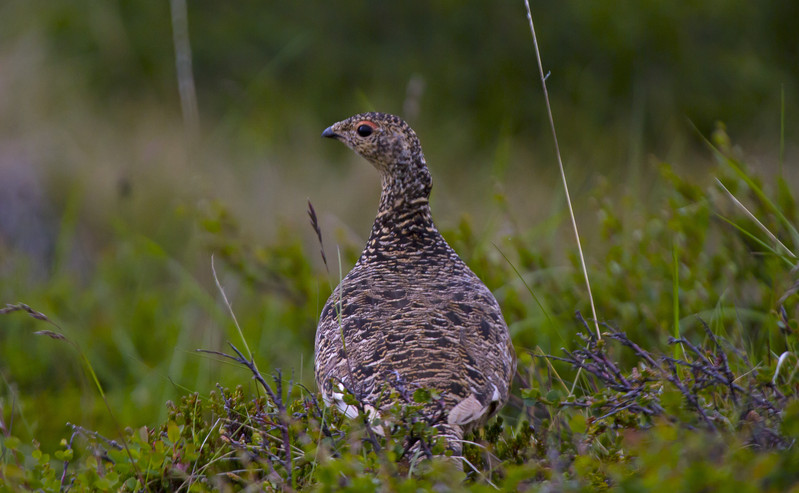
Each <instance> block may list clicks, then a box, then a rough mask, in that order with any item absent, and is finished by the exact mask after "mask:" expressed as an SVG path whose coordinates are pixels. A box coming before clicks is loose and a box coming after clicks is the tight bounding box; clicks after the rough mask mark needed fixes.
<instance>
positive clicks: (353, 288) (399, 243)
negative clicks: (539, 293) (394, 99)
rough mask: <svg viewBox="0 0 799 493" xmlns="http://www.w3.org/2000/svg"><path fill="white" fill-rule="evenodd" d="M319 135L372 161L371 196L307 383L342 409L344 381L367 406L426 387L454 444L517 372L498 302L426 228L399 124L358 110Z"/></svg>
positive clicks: (421, 168)
mask: <svg viewBox="0 0 799 493" xmlns="http://www.w3.org/2000/svg"><path fill="white" fill-rule="evenodd" d="M322 135H323V136H324V137H330V138H335V139H337V140H340V141H341V142H343V143H345V144H347V146H349V147H350V148H351V149H352V150H354V151H355V152H356V153H358V154H359V155H361V156H363V157H364V158H366V159H367V160H368V161H369V162H371V163H372V164H373V165H374V166H375V168H377V170H378V171H379V172H380V174H381V177H382V195H381V198H380V207H379V210H378V213H377V217H376V218H375V222H374V225H373V226H372V233H371V236H370V237H369V241H368V243H367V244H366V248H365V249H364V251H363V253H362V254H361V257H360V259H359V260H358V262H357V263H356V264H355V267H353V269H352V271H350V273H349V274H347V276H346V277H345V278H344V279H343V280H342V281H341V283H340V284H339V286H338V287H337V288H336V289H335V290H334V292H333V294H332V295H331V296H330V299H328V301H327V303H326V304H325V307H324V309H323V310H322V314H321V317H320V319H319V327H318V329H317V332H316V349H315V370H316V382H317V384H318V385H319V388H320V389H321V391H322V395H323V397H324V399H325V402H326V403H327V404H328V405H331V404H336V405H337V406H338V407H339V408H340V409H341V410H342V411H344V412H345V413H346V414H347V415H349V416H355V415H356V414H357V410H356V409H354V407H353V406H347V405H346V404H345V403H344V402H342V401H341V396H342V391H343V389H344V388H348V389H350V390H352V391H354V392H355V393H356V394H357V395H359V396H360V397H361V398H362V399H363V400H364V402H365V403H367V404H369V405H370V406H372V407H370V409H374V406H378V405H377V404H376V399H377V396H378V395H379V394H380V393H381V392H382V391H383V390H385V389H386V388H389V389H390V388H391V385H392V383H394V382H397V381H398V380H399V381H402V382H403V383H404V384H405V385H411V386H418V387H427V388H433V389H436V390H437V391H439V392H440V394H441V396H442V399H443V401H444V404H445V410H446V423H444V425H443V426H442V431H443V432H445V433H446V434H449V435H454V436H451V437H450V439H451V441H450V446H451V447H452V448H453V449H455V450H456V451H459V450H460V443H459V440H460V439H461V438H462V436H463V432H464V431H465V430H467V429H469V428H471V427H473V426H475V425H479V424H481V423H483V422H484V421H485V420H487V419H488V418H489V417H491V416H492V415H493V414H495V413H496V412H497V411H498V410H499V409H500V408H501V407H502V406H503V405H504V404H505V402H506V401H507V400H508V390H509V387H510V382H511V379H512V377H513V374H514V373H515V371H516V358H515V352H514V350H513V346H512V344H511V340H510V335H509V333H508V328H507V325H506V324H505V320H504V319H503V317H502V312H501V311H500V309H499V305H498V304H497V301H496V300H495V299H494V296H493V295H492V294H491V292H490V291H489V290H488V288H487V287H486V286H485V285H484V284H483V283H482V282H481V281H480V279H479V278H478V277H477V276H476V275H475V274H474V273H473V272H472V271H471V270H470V269H469V267H467V266H466V264H465V263H463V261H462V260H461V259H460V257H458V255H457V254H456V253H455V251H454V250H453V249H452V248H451V247H450V246H449V245H448V244H447V242H446V241H445V240H444V238H443V237H442V236H441V234H440V233H439V232H438V230H437V229H436V227H435V225H434V224H433V219H432V216H431V214H430V206H429V204H428V198H429V196H430V189H431V187H432V180H431V178H430V173H429V171H428V170H427V165H426V163H425V159H424V155H423V154H422V148H421V145H420V144H419V140H418V138H417V137H416V134H415V133H414V131H413V130H412V129H411V128H410V127H409V126H408V125H407V124H406V123H405V122H404V121H402V120H401V119H400V118H399V117H396V116H393V115H387V114H383V113H364V114H360V115H355V116H353V117H351V118H348V119H346V120H344V121H341V122H338V123H336V124H334V125H332V126H331V127H329V128H328V129H326V130H325V131H324V133H323V134H322ZM385 405H387V403H381V404H379V406H380V407H382V406H385ZM377 411H379V410H377ZM432 411H433V408H432V406H431V412H432Z"/></svg>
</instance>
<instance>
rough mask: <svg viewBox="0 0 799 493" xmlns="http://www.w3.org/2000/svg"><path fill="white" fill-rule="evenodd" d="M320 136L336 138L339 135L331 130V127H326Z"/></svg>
mask: <svg viewBox="0 0 799 493" xmlns="http://www.w3.org/2000/svg"><path fill="white" fill-rule="evenodd" d="M322 137H327V138H328V139H337V138H338V137H339V135H338V134H337V133H336V132H334V131H333V127H327V128H326V129H325V131H324V132H322Z"/></svg>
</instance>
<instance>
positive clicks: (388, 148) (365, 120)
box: [322, 113, 425, 175]
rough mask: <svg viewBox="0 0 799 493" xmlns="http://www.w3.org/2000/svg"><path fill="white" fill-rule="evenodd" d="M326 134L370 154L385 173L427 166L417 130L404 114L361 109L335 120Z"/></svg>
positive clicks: (365, 154)
mask: <svg viewBox="0 0 799 493" xmlns="http://www.w3.org/2000/svg"><path fill="white" fill-rule="evenodd" d="M322 137H328V138H331V139H337V140H340V141H341V142H343V143H345V144H347V146H348V147H349V148H350V149H352V150H353V151H355V152H356V153H357V154H359V155H361V156H363V157H364V158H366V160H367V161H369V162H370V163H372V164H373V165H374V166H375V168H377V169H378V170H379V171H380V172H381V173H382V174H384V175H392V174H395V173H398V172H400V173H403V172H404V173H407V172H409V171H411V169H409V167H410V168H412V167H425V163H424V156H423V155H422V147H421V145H420V144H419V139H418V138H417V137H416V132H414V131H413V129H411V127H409V126H408V124H407V123H405V122H404V121H403V120H402V119H401V118H400V117H398V116H395V115H389V114H386V113H361V114H359V115H355V116H351V117H350V118H347V119H346V120H342V121H340V122H338V123H334V124H333V125H331V126H329V127H328V128H326V129H325V131H324V132H322Z"/></svg>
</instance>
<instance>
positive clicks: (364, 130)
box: [357, 123, 375, 137]
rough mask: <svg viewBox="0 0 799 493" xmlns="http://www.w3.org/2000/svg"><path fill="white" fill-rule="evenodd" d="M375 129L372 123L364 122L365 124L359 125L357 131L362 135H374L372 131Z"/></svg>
mask: <svg viewBox="0 0 799 493" xmlns="http://www.w3.org/2000/svg"><path fill="white" fill-rule="evenodd" d="M374 130H375V129H374V128H373V127H372V126H371V125H366V124H365V123H364V124H363V125H360V126H359V127H358V130H357V132H358V135H360V136H361V137H369V136H370V135H372V132H374Z"/></svg>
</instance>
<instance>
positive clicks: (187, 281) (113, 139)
mask: <svg viewBox="0 0 799 493" xmlns="http://www.w3.org/2000/svg"><path fill="white" fill-rule="evenodd" d="M173 5H174V2H173ZM187 7H188V26H189V37H190V45H191V53H192V63H193V83H194V85H195V87H196V100H197V107H198V110H199V111H198V114H199V120H198V125H197V128H196V129H195V128H193V126H192V125H191V124H190V122H189V123H188V124H187V122H186V121H185V120H184V118H183V116H182V111H181V102H180V101H181V99H180V94H179V91H178V76H177V73H176V68H175V67H176V65H175V45H174V39H173V22H174V20H175V17H174V15H175V12H174V11H173V10H171V9H170V3H169V2H132V1H105V2H89V1H85V0H71V1H65V0H47V1H42V0H35V1H22V0H4V1H3V2H2V3H0V302H2V303H14V302H24V303H27V304H29V305H31V306H32V307H33V308H34V309H36V310H39V311H41V312H44V313H45V314H46V315H47V316H48V317H50V318H51V319H52V320H54V321H55V322H57V323H58V324H59V326H60V329H59V330H61V331H62V332H63V333H64V334H65V335H66V336H67V337H68V338H69V339H70V340H72V341H74V342H75V343H77V344H78V345H79V346H80V348H81V350H82V351H83V352H84V353H85V354H86V356H87V357H88V359H89V361H90V362H91V364H92V366H93V368H94V369H95V371H96V372H97V374H98V376H99V378H100V380H101V382H102V384H103V386H104V388H105V390H106V391H107V393H108V396H109V402H110V404H111V407H112V409H113V410H114V412H115V414H116V416H117V419H118V420H119V422H120V423H122V425H123V426H127V425H130V426H140V425H143V424H148V423H154V422H155V421H156V420H157V419H159V418H162V417H163V415H164V412H165V411H164V409H165V408H164V402H165V401H166V400H167V399H174V398H176V397H177V396H180V395H182V394H185V393H186V392H189V391H198V392H201V393H207V392H208V391H209V390H211V389H213V387H214V384H215V383H216V382H222V383H224V384H226V385H235V384H237V383H245V382H247V381H248V380H249V375H247V372H246V371H244V370H242V369H240V368H238V367H234V366H231V365H228V364H225V363H222V362H220V361H218V359H217V358H214V357H209V356H208V355H203V354H197V353H195V352H194V350H195V349H198V348H204V349H217V350H223V349H225V343H226V341H232V342H233V343H235V344H236V345H237V346H239V347H241V344H242V343H241V340H240V338H239V336H238V334H237V332H236V330H235V328H234V325H233V323H232V321H231V319H230V317H229V315H228V313H227V310H226V308H225V306H224V304H223V303H222V301H221V297H220V295H219V292H218V290H217V289H216V287H215V286H214V281H213V277H212V275H211V255H212V254H214V255H215V264H216V268H217V272H218V274H219V280H220V282H221V283H222V284H223V285H224V286H225V289H226V291H227V295H228V297H229V298H230V300H231V302H232V305H233V309H234V310H235V312H236V315H237V317H238V320H239V322H240V324H241V326H242V329H243V331H244V333H245V336H246V338H247V341H248V343H249V346H250V348H251V349H252V350H253V352H254V353H255V354H256V358H257V360H258V361H259V364H260V366H261V367H262V369H272V368H282V369H283V370H284V371H285V372H286V374H290V373H292V372H293V378H294V379H295V380H296V381H301V382H305V383H306V384H308V385H311V382H312V378H311V372H312V358H313V334H314V332H315V326H316V317H317V314H318V312H319V308H320V307H321V306H322V304H323V303H324V300H325V299H326V297H327V295H328V293H329V292H330V286H331V283H333V284H334V283H335V282H336V279H337V278H338V272H331V273H330V274H328V273H327V272H326V271H325V269H324V267H323V265H322V262H321V258H320V256H319V254H318V250H319V247H318V244H317V243H316V240H315V235H314V233H313V231H312V229H311V228H310V226H309V225H308V220H307V215H306V209H307V205H306V201H307V200H309V199H310V200H311V202H313V204H314V206H315V208H316V211H317V213H318V215H319V218H320V224H321V227H322V231H323V234H324V240H325V247H326V252H327V258H328V259H330V260H331V262H330V263H331V268H332V270H334V271H337V270H338V260H337V259H338V254H337V246H338V247H340V249H341V250H340V254H341V255H340V256H341V265H342V269H343V270H344V271H345V272H346V270H347V269H349V267H350V266H351V265H352V263H353V262H354V260H355V259H356V258H357V254H358V253H359V251H360V248H361V246H362V245H363V243H364V242H365V239H366V237H367V235H368V232H369V227H370V224H371V220H372V218H373V215H374V211H375V210H376V207H377V198H378V195H379V180H378V177H377V175H376V173H375V172H374V170H373V169H371V167H370V166H369V165H368V164H367V163H365V162H363V161H361V160H359V159H358V158H357V157H355V156H354V155H352V154H351V153H350V152H349V151H348V150H347V149H345V148H344V146H341V145H336V144H334V143H331V142H329V141H324V140H323V139H321V138H320V137H319V135H320V133H321V131H322V130H323V129H324V128H325V127H327V126H328V125H329V124H331V123H333V122H335V121H337V120H340V119H343V118H346V117H348V116H350V115H352V114H354V113H357V112H361V111H367V110H379V111H385V112H392V113H398V114H401V115H403V116H404V117H405V118H406V119H407V120H408V121H409V123H411V124H412V125H413V126H414V128H415V129H416V131H417V133H418V134H419V136H420V138H421V139H422V143H423V146H424V149H425V154H426V157H427V161H428V163H429V164H430V167H431V170H432V174H433V177H434V181H435V189H434V193H433V210H434V214H435V217H436V219H437V222H438V225H439V227H440V228H441V229H442V230H443V231H444V232H445V235H446V236H447V237H448V239H450V241H451V242H452V243H453V245H454V246H455V247H456V249H457V250H458V251H459V252H460V253H461V254H462V255H463V256H464V258H466V259H467V261H470V263H471V265H473V266H474V268H475V270H476V271H477V272H478V274H480V275H481V276H483V277H484V278H486V281H487V283H489V286H490V287H491V288H492V289H494V290H495V292H497V296H498V298H500V301H501V302H502V303H503V308H505V310H506V316H507V318H508V322H509V324H511V325H512V326H513V327H515V329H514V338H515V341H516V343H517V346H519V347H524V348H531V347H532V346H533V345H536V344H538V345H540V346H541V347H542V348H543V350H544V351H547V352H549V351H557V349H558V348H559V347H561V346H563V345H567V344H569V341H570V340H571V336H570V335H568V334H562V333H561V334H557V333H556V332H555V331H549V332H539V333H537V334H536V333H535V332H534V331H532V332H529V331H528V332H525V330H526V329H525V328H531V327H532V328H535V327H536V326H537V324H538V321H539V320H540V319H541V317H542V315H541V313H539V312H537V310H538V308H537V304H536V303H535V302H534V301H533V300H532V299H528V298H525V297H524V296H523V295H520V294H518V293H519V292H523V291H524V289H523V287H521V288H520V287H519V286H518V285H512V284H513V274H512V271H511V270H510V269H505V270H504V271H503V272H496V271H495V270H492V268H491V266H492V265H496V264H497V263H501V262H498V261H497V258H499V259H500V260H501V257H500V256H499V253H498V252H497V250H496V249H495V248H494V247H493V246H492V244H497V245H498V246H499V247H500V249H502V248H503V245H507V244H508V242H511V243H513V242H523V243H524V244H525V245H526V247H525V248H526V250H524V251H525V252H527V253H529V254H530V255H531V256H530V257H529V258H526V257H525V258H520V257H524V255H521V254H518V252H516V253H517V254H518V255H516V256H515V257H513V259H512V260H513V261H518V262H520V265H521V266H522V267H529V268H530V271H533V270H534V268H535V267H536V266H537V267H539V268H540V267H542V266H543V265H544V264H546V267H547V269H546V270H545V271H542V272H546V273H547V274H546V275H549V276H551V277H553V278H557V276H558V275H559V273H562V272H564V271H568V272H570V273H571V274H569V275H570V276H572V277H570V278H569V279H572V278H573V279H579V276H573V273H574V269H573V267H574V262H573V258H572V257H569V256H568V255H566V254H565V253H564V247H563V245H564V244H569V245H571V244H572V240H571V237H570V236H569V234H570V233H569V224H568V216H567V215H566V210H565V202H564V197H563V193H562V191H561V190H562V187H561V185H560V182H559V176H558V171H557V168H556V164H555V159H554V154H553V144H552V139H551V135H550V132H549V128H548V124H547V120H546V112H545V107H544V99H543V95H542V92H541V89H540V81H539V79H538V68H537V65H536V61H535V54H534V51H533V43H532V38H531V36H530V31H529V28H528V24H527V19H526V17H525V10H524V4H523V2H521V1H519V2H454V1H406V2H384V1H372V2H363V1H339V2H313V3H306V2H253V1H240V2H211V1H207V0H196V1H190V2H188V5H187ZM532 9H533V16H534V20H535V22H536V28H537V31H538V33H537V34H538V36H539V46H540V48H541V54H542V57H543V61H544V65H545V71H550V72H551V74H550V76H549V78H548V80H547V84H548V88H549V91H550V96H551V99H552V106H553V111H554V117H555V122H556V125H557V128H558V132H559V134H558V137H559V140H560V144H561V149H562V151H563V157H564V162H565V165H566V169H567V175H568V178H569V183H570V186H571V187H572V193H573V199H574V202H575V208H576V212H577V214H578V220H580V222H581V226H582V227H583V228H584V232H585V234H586V244H585V247H586V254H587V258H588V263H589V267H590V266H591V265H592V264H593V265H594V266H596V263H597V261H596V260H593V262H592V259H596V258H598V257H597V256H598V255H599V252H602V251H603V246H602V241H601V235H600V231H599V230H600V228H599V227H598V226H597V224H598V223H599V222H600V215H599V214H598V211H599V210H600V208H599V206H598V205H597V204H598V202H597V200H598V197H601V200H603V201H608V202H609V203H611V204H617V205H618V207H616V209H621V210H622V212H620V213H619V214H620V215H621V216H622V219H624V218H625V217H627V216H629V215H635V214H636V213H641V211H643V210H647V207H650V208H655V210H656V208H657V203H658V202H657V200H658V198H659V197H662V196H663V194H664V193H665V192H663V190H664V188H665V187H668V186H670V185H668V184H664V183H662V180H661V179H660V176H661V175H660V174H659V173H658V170H657V164H658V163H660V162H661V161H662V160H665V161H668V162H670V163H673V164H674V165H675V166H676V167H677V168H678V169H680V170H682V171H683V172H685V173H688V174H689V175H690V176H693V177H695V179H696V181H697V183H709V182H710V180H711V178H712V174H711V173H710V170H711V167H712V166H711V159H710V158H709V155H710V153H709V151H708V150H707V149H706V148H705V147H704V145H703V142H702V138H701V136H702V135H704V136H708V135H710V134H711V132H712V131H713V129H714V128H715V125H716V122H717V121H722V122H724V124H725V125H726V128H727V132H728V133H729V135H731V136H732V137H733V138H734V142H735V143H736V144H738V145H740V146H741V147H742V148H745V149H746V150H747V153H748V155H747V157H748V162H749V163H750V166H752V167H754V168H756V170H757V171H758V172H762V173H765V174H766V175H768V174H769V173H771V174H774V173H776V172H777V171H778V169H779V171H780V172H782V173H783V174H784V176H785V177H786V179H787V180H788V182H789V183H792V184H794V185H795V184H796V183H797V173H796V170H795V169H794V167H792V166H788V165H787V164H788V163H793V162H795V158H796V154H797V152H796V151H797V150H796V146H795V144H794V143H795V142H796V141H797V139H796V137H797V126H796V125H794V124H793V122H795V120H796V119H795V115H797V114H798V113H799V112H798V111H797V110H798V109H799V108H797V106H798V104H799V102H798V101H797V88H799V85H798V84H799V31H797V30H796V26H795V24H796V19H799V3H797V2H785V1H777V0H769V1H761V2H749V1H743V0H725V1H708V2H700V3H697V2H687V1H675V2H653V1H644V2H632V1H625V2H609V3H608V2H576V1H563V2H532ZM783 115H785V125H784V137H783V138H782V139H781V129H782V128H783V127H781V117H782V116H783ZM783 142H784V145H783ZM783 163H785V164H786V165H785V166H784V167H783ZM601 203H603V204H604V202H601ZM603 207H604V206H603ZM603 210H604V209H603ZM568 248H571V247H568ZM517 250H518V249H517ZM528 250H529V252H528ZM514 251H516V250H514ZM481 259H494V262H495V263H494V264H492V263H491V262H488V261H486V262H488V263H482V262H483V261H482V260H481ZM564 279H565V278H564ZM563 282H566V281H563ZM575 282H576V281H575ZM664 282H665V285H666V288H664V289H665V291H664V292H668V289H670V286H669V283H670V282H671V281H670V280H668V279H667V280H665V281H664ZM517 284H518V283H517ZM600 286H601V284H600ZM580 290H581V286H579V284H577V285H575V287H574V291H575V293H576V294H575V295H574V297H573V298H568V299H565V300H554V299H552V300H549V302H547V301H546V298H547V296H548V293H547V292H544V293H541V295H542V296H543V298H544V300H545V301H544V303H545V305H547V306H550V307H551V308H552V313H553V314H554V316H556V317H558V318H559V319H564V320H569V319H571V317H572V313H573V311H574V310H575V309H578V308H579V309H581V310H583V311H584V313H585V312H586V311H587V305H586V304H585V299H584V296H583V295H581V294H579V293H580ZM622 291H623V290H622ZM629 294H632V293H629ZM616 295H618V296H624V293H623V292H621V293H618V292H617V293H616ZM652 296H656V295H652ZM520 300H521V301H520ZM665 303H666V305H668V304H669V303H670V300H669V299H668V298H666V300H665ZM643 311H644V312H646V310H643ZM633 312H634V313H632V314H631V315H629V317H628V318H624V316H623V314H621V315H619V316H618V318H617V320H620V321H622V322H629V323H631V324H632V325H633V326H635V324H636V323H638V322H640V321H641V320H644V319H646V313H643V314H642V313H639V312H637V311H635V309H633ZM602 316H603V315H602V314H600V317H602ZM536 317H537V318H536ZM653 317H655V316H654V315H653ZM655 318H656V317H655ZM514 324H515V325H514ZM45 328H53V327H48V326H45V325H44V324H43V323H41V322H38V321H35V320H32V319H30V318H27V317H25V316H23V315H22V314H18V313H15V314H12V315H6V316H3V317H2V318H0V377H2V382H0V417H2V420H3V425H4V427H5V428H6V429H7V430H8V429H12V428H13V432H14V434H16V435H17V436H20V438H23V439H24V438H31V437H37V438H39V439H40V440H41V441H42V442H43V443H44V444H45V447H47V446H48V445H47V444H56V443H57V440H58V439H59V437H61V436H65V435H66V434H67V429H66V428H65V423H66V422H67V421H69V422H73V423H77V424H81V425H84V426H86V427H88V428H92V429H98V430H99V431H101V432H104V433H108V434H113V426H112V425H111V422H110V420H109V417H108V413H107V411H105V408H104V406H103V404H102V401H100V400H99V399H98V398H97V392H96V391H95V389H94V388H93V386H92V384H91V382H90V381H89V380H88V379H87V377H86V374H85V372H84V370H83V368H82V367H81V363H80V358H79V356H78V354H77V353H76V352H75V351H74V350H73V348H72V347H70V346H69V345H67V344H64V343H63V342H60V341H54V340H50V339H46V338H41V337H37V336H35V335H34V334H33V332H34V331H36V330H42V329H45ZM640 330H645V329H640Z"/></svg>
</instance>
